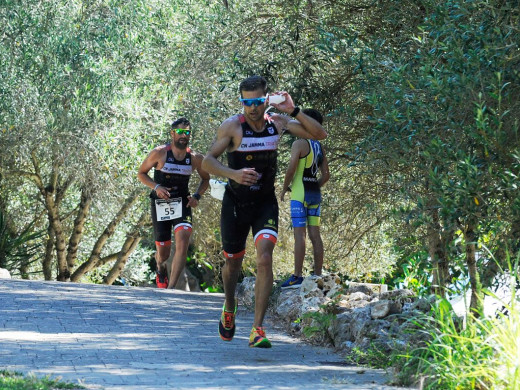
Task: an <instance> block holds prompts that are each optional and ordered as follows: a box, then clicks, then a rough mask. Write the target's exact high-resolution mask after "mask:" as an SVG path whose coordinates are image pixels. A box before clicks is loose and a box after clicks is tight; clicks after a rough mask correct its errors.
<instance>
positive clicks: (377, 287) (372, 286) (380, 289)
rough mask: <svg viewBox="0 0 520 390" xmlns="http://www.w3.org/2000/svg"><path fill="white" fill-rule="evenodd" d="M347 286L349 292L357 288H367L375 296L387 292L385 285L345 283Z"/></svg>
mask: <svg viewBox="0 0 520 390" xmlns="http://www.w3.org/2000/svg"><path fill="white" fill-rule="evenodd" d="M347 285H348V288H349V290H350V289H357V288H368V289H370V290H372V292H373V293H375V294H381V293H384V292H387V291H388V285H386V284H374V283H357V282H347ZM358 291H359V290H358ZM363 292H365V291H363Z"/></svg>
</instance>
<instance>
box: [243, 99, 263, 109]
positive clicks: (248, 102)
mask: <svg viewBox="0 0 520 390" xmlns="http://www.w3.org/2000/svg"><path fill="white" fill-rule="evenodd" d="M266 100H267V98H265V97H261V98H255V99H240V102H241V103H242V104H243V105H244V106H246V107H251V106H252V105H253V104H254V105H255V106H256V107H258V106H260V105H262V104H264V103H265V101H266Z"/></svg>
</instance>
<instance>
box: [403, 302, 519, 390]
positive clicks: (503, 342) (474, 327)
mask: <svg viewBox="0 0 520 390" xmlns="http://www.w3.org/2000/svg"><path fill="white" fill-rule="evenodd" d="M512 298H513V300H512V301H511V302H512V303H511V304H507V303H505V302H504V305H505V307H506V308H507V311H508V315H503V314H500V315H499V316H498V317H496V318H487V319H479V318H474V317H471V318H469V320H468V322H467V324H466V326H465V327H463V326H462V323H461V321H455V320H454V319H453V312H452V310H451V306H450V304H449V303H448V302H447V301H445V300H441V301H439V303H438V305H437V306H436V307H434V308H433V313H432V314H433V317H425V318H423V319H422V320H419V321H418V325H419V327H420V329H421V330H420V331H421V332H423V333H424V334H426V335H427V339H428V340H429V341H426V345H425V346H423V347H420V348H417V349H415V350H411V351H409V352H408V353H407V354H404V355H399V356H396V359H397V361H396V363H395V364H394V365H395V367H396V368H400V370H401V371H400V372H399V378H400V380H401V382H402V383H403V384H411V382H410V381H415V382H421V383H422V388H424V389H454V390H458V389H511V390H515V389H517V388H518V387H517V386H518V383H519V382H518V380H519V375H520V366H519V363H518V362H519V359H518V358H519V356H520V355H519V354H520V345H518V342H517V340H518V337H520V327H519V325H518V324H519V322H518V321H519V320H520V311H519V310H518V301H517V300H516V298H515V295H514V293H513V295H512ZM515 340H516V341H515Z"/></svg>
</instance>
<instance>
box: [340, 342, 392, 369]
mask: <svg viewBox="0 0 520 390" xmlns="http://www.w3.org/2000/svg"><path fill="white" fill-rule="evenodd" d="M345 360H346V361H347V362H348V363H353V364H356V365H363V366H368V367H372V368H385V369H386V368H389V367H391V366H392V365H393V364H394V363H395V357H394V356H393V354H387V353H385V352H383V349H382V348H379V347H378V346H377V345H371V346H370V347H369V348H367V349H365V350H361V349H359V348H357V347H355V348H353V349H352V351H351V352H350V353H349V354H348V355H347V356H346V359H345Z"/></svg>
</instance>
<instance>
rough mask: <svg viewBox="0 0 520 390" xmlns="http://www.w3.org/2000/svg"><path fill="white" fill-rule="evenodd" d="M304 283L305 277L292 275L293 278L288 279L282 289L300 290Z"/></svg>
mask: <svg viewBox="0 0 520 390" xmlns="http://www.w3.org/2000/svg"><path fill="white" fill-rule="evenodd" d="M302 282H303V276H296V275H291V277H290V278H289V279H287V280H286V281H285V282H283V284H282V288H283V289H286V288H298V287H300V286H301V284H302Z"/></svg>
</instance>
